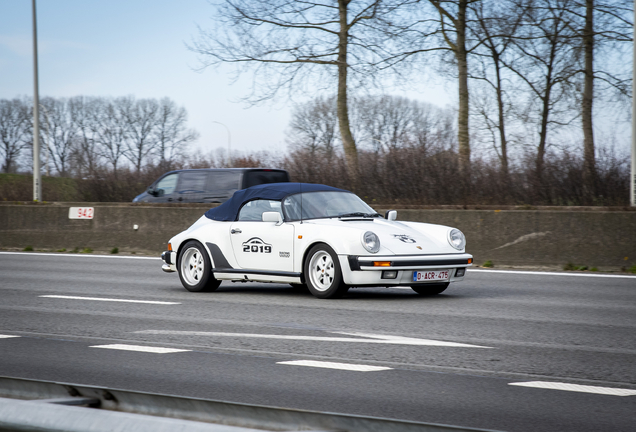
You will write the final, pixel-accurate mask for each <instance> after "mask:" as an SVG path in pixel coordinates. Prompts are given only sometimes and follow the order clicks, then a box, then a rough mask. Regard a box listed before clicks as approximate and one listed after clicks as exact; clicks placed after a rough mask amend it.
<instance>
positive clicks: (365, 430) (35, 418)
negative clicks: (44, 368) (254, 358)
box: [0, 377, 494, 432]
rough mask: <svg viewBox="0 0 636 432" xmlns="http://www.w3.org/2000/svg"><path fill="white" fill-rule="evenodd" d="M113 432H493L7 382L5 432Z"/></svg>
mask: <svg viewBox="0 0 636 432" xmlns="http://www.w3.org/2000/svg"><path fill="white" fill-rule="evenodd" d="M78 405H79V406H78ZM97 408H99V409H97ZM113 430H131V431H133V430H134V431H136V432H151V431H152V432H164V431H165V432H179V431H188V432H190V431H192V432H199V431H201V432H248V431H250V432H256V431H257V430H258V431H263V430H265V431H301V430H302V431H314V432H318V431H338V432H380V431H382V432H385V431H391V432H478V431H481V432H487V430H486V429H475V428H466V427H456V426H449V425H443V424H434V423H419V422H410V421H401V420H392V419H386V418H379V417H366V416H356V415H346V414H335V413H327V412H317V411H306V410H296V409H287V408H275V407H268V406H262V405H249V404H239V403H233V402H224V401H216V400H208V399H197V398H186V397H181V396H170V395H162V394H154V393H144V392H135V391H128V390H117V389H110V388H105V387H92V386H85V385H78V384H67V383H57V382H51V381H36V380H28V379H20V378H8V377H0V432H5V431H24V432H27V431H28V432H30V431H34V432H35V431H38V432H42V431H49V432H52V431H65V432H107V431H108V432H110V431H113ZM490 432H494V431H490Z"/></svg>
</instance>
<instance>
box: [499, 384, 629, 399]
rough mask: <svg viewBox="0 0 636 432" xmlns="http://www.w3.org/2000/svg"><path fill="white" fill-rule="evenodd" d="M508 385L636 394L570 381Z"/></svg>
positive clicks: (613, 394) (602, 393) (615, 394)
mask: <svg viewBox="0 0 636 432" xmlns="http://www.w3.org/2000/svg"><path fill="white" fill-rule="evenodd" d="M508 385H512V386H519V387H532V388H540V389H548V390H564V391H572V392H580V393H594V394H601V395H610V396H634V395H636V390H629V389H620V388H611V387H596V386H588V385H579V384H568V383H561V382H548V381H529V382H518V383H509V384H508Z"/></svg>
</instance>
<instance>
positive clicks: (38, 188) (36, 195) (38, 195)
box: [31, 0, 42, 201]
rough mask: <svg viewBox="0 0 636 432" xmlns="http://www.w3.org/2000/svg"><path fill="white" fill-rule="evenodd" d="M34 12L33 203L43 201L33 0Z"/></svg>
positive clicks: (36, 36)
mask: <svg viewBox="0 0 636 432" xmlns="http://www.w3.org/2000/svg"><path fill="white" fill-rule="evenodd" d="M31 7H32V10H33V201H42V179H41V177H40V110H39V106H40V95H39V92H38V30H37V20H36V17H35V0H31Z"/></svg>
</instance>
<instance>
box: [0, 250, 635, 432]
mask: <svg viewBox="0 0 636 432" xmlns="http://www.w3.org/2000/svg"><path fill="white" fill-rule="evenodd" d="M160 263H161V262H160V260H159V259H149V258H146V259H144V258H137V259H135V258H123V257H120V258H114V257H97V256H87V255H51V254H49V255H47V254H35V253H0V299H1V300H0V375H3V376H10V377H21V378H32V379H42V380H53V381H63V382H71V383H77V384H85V385H96V386H106V387H111V388H121V389H129V390H137V391H150V392H158V393H167V394H175V395H183V396H193V397H203V398H209V399H218V400H227V401H236V402H243V403H254V404H264V405H270V406H282V407H291V408H302V409H310V410H318V411H330V412H342V413H349V414H361V415H372V416H379V417H389V418H398V419H404V420H415V421H424V422H434V423H444V424H451V425H460V426H470V427H478V428H489V429H496V430H507V431H533V432H536V431H577V432H581V431H634V430H636V391H634V390H636V343H635V342H636V313H635V311H636V277H625V276H623V277H592V276H583V277H581V276H574V275H571V274H570V275H566V274H524V273H512V272H493V271H476V270H475V271H469V273H468V276H467V278H466V280H465V281H464V282H461V283H458V284H455V285H451V287H450V288H449V289H448V290H447V291H446V292H445V293H444V294H442V295H439V296H437V297H433V298H431V297H422V296H419V295H417V294H415V293H414V292H412V291H411V290H409V289H385V288H372V289H371V288H369V289H354V290H351V291H349V294H348V296H347V297H346V298H344V299H341V300H318V299H315V298H313V297H312V296H311V295H309V294H308V293H304V292H302V291H298V290H297V289H294V288H291V287H289V286H286V285H272V284H258V283H247V284H235V283H227V282H224V283H223V284H222V285H221V287H220V288H219V290H218V291H217V292H215V293H201V294H199V293H189V292H187V291H185V290H184V289H183V288H182V287H181V284H180V282H179V279H178V276H177V275H176V274H165V273H163V272H161V270H160ZM594 276H600V275H594ZM115 300H128V301H126V302H123V301H115ZM129 300H133V301H135V302H130V301H129ZM3 336H17V337H3ZM122 345H124V346H122ZM131 345H132V346H133V347H142V348H131V347H130V346H131ZM148 347H151V348H154V349H155V351H161V350H157V349H158V348H159V349H168V351H169V350H175V351H173V352H144V351H130V350H129V349H147V348H148ZM122 348H123V349H122ZM289 362H292V363H291V364H290V363H289ZM297 362H301V363H297ZM325 362H327V363H326V364H325ZM333 363H336V365H334V364H333ZM342 364H344V366H342ZM311 365H313V366H311ZM315 366H319V367H315ZM332 367H336V368H337V369H334V368H332ZM342 368H345V369H346V368H349V369H353V370H343V369H342ZM534 382H543V383H549V384H548V385H547V386H548V387H554V386H556V387H558V388H561V389H555V388H543V387H545V386H546V384H539V387H532V386H530V387H529V386H528V385H535V384H527V383H534ZM520 383H521V384H523V385H518V384H520ZM513 384H514V385H513ZM599 388H601V389H599ZM563 389H568V390H569V391H565V390H563ZM603 389H605V390H603ZM581 390H587V391H593V392H600V393H608V394H599V393H588V392H582V391H581ZM625 390H627V392H625ZM630 390H631V392H630ZM621 391H623V392H624V393H625V394H628V395H627V396H620V395H617V394H618V393H620V392H621Z"/></svg>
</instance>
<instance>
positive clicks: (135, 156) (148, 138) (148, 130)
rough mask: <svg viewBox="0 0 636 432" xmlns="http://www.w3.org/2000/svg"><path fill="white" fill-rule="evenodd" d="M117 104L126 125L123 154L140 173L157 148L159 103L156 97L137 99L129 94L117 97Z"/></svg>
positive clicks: (120, 116)
mask: <svg viewBox="0 0 636 432" xmlns="http://www.w3.org/2000/svg"><path fill="white" fill-rule="evenodd" d="M116 105H117V109H118V110H119V114H118V116H119V118H120V119H121V120H122V121H123V122H124V125H125V129H124V143H125V148H124V151H123V155H124V157H125V158H126V159H128V160H129V161H130V162H131V163H132V164H133V166H134V167H135V170H136V171H137V174H139V173H140V172H141V167H142V166H143V164H144V162H146V160H147V158H148V157H149V156H150V155H151V154H153V153H154V152H155V151H156V149H157V145H158V139H157V134H156V128H157V123H158V120H159V103H158V102H157V100H156V99H139V100H136V99H135V98H134V97H132V96H128V97H125V98H119V99H117V104H116Z"/></svg>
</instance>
